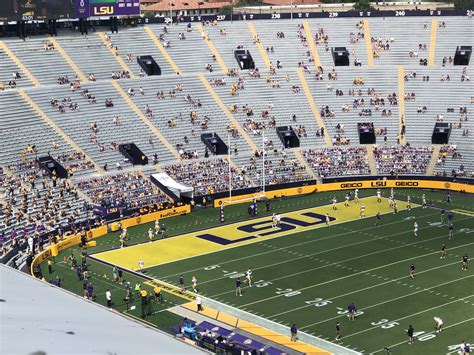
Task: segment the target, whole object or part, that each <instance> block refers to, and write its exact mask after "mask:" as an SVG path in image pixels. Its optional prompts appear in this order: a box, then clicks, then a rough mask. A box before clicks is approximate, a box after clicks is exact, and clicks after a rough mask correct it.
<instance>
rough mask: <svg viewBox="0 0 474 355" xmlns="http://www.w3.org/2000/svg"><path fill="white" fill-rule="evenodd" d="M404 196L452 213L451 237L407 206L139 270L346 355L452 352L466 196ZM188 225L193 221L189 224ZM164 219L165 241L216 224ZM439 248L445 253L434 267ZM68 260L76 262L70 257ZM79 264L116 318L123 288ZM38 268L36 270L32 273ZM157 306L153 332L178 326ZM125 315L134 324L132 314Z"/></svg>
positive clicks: (300, 201)
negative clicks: (438, 326) (438, 322)
mask: <svg viewBox="0 0 474 355" xmlns="http://www.w3.org/2000/svg"><path fill="white" fill-rule="evenodd" d="M385 193H387V192H385ZM406 193H407V191H403V190H398V191H397V198H398V199H400V200H402V201H404V200H405V194H406ZM409 193H410V194H411V196H412V197H413V201H414V202H420V201H419V197H420V196H421V194H422V193H426V194H427V197H428V200H429V201H432V202H433V203H434V204H435V205H436V206H448V207H449V208H452V209H459V211H458V212H455V217H454V226H455V236H454V240H448V237H447V235H448V230H447V226H446V223H441V222H440V212H439V210H437V209H435V208H426V209H423V208H421V207H417V208H414V209H412V211H400V213H398V214H396V215H395V214H385V215H383V216H382V220H381V226H375V225H374V223H375V219H374V218H364V219H358V220H354V221H351V222H346V223H341V224H334V225H332V226H331V227H323V228H319V229H314V230H310V231H304V232H301V233H298V234H291V235H287V236H282V237H278V238H274V239H270V240H266V241H262V242H257V243H253V244H249V245H245V246H241V247H237V248H233V249H228V250H224V251H220V252H214V253H210V254H206V255H202V256H197V257H193V258H189V259H186V260H182V261H178V262H173V263H169V264H165V265H161V266H157V267H153V268H148V269H147V270H146V275H148V276H152V277H153V278H156V279H160V280H163V281H167V282H169V283H172V284H177V281H178V277H179V275H181V274H182V275H183V276H184V278H185V280H186V283H187V284H190V280H191V277H192V276H195V277H196V278H197V279H198V281H199V293H200V294H202V295H204V296H206V297H208V298H212V299H214V300H217V301H219V302H222V303H226V304H227V305H230V306H232V307H235V308H239V309H241V310H244V311H246V312H248V313H249V314H251V315H257V316H259V317H264V318H267V319H269V320H271V321H274V322H277V323H280V324H284V325H286V326H289V325H291V324H292V323H296V325H297V327H298V329H299V331H300V332H305V333H307V334H310V335H313V336H317V337H319V338H323V339H326V340H329V341H332V342H335V343H338V344H341V345H342V346H345V347H348V348H351V349H355V350H357V351H361V352H362V351H363V352H365V353H383V352H384V351H385V350H384V348H388V349H390V350H391V352H392V353H395V354H420V353H430V354H446V353H449V352H452V353H457V351H458V344H460V343H461V342H462V341H463V340H465V341H467V342H470V343H474V331H473V329H474V280H473V274H472V270H471V269H468V270H467V271H461V257H462V255H464V254H465V253H467V254H468V255H469V256H472V255H473V254H474V241H472V237H473V236H474V217H473V216H472V215H470V213H472V211H474V200H473V199H472V196H467V195H462V194H459V195H458V194H456V195H455V196H454V201H453V203H451V204H449V205H447V204H446V203H444V198H445V193H443V192H430V191H414V190H411V191H410V192H409ZM332 195H333V193H332V194H330V195H329V194H315V195H311V196H305V197H300V198H292V199H283V200H280V201H275V202H272V210H273V211H276V210H278V211H280V212H284V211H289V210H295V209H302V208H305V207H307V206H315V205H324V204H327V203H328V201H329V199H330V197H331V196H332ZM373 195H374V191H373V190H372V191H361V197H363V196H373ZM342 196H343V193H342V192H341V193H338V199H339V200H341V199H342V198H341V197H342ZM245 210H246V206H231V207H229V208H228V209H227V212H226V214H227V215H226V219H227V221H228V222H232V221H239V220H245V219H246V218H247V217H246V214H245ZM469 211H471V212H469ZM271 212H272V211H271ZM196 219H198V220H199V223H198V224H196V223H193V222H194V221H195V220H196ZM414 220H416V221H417V222H418V224H419V232H418V237H415V236H414V235H413V232H412V227H413V222H414ZM165 223H166V224H167V227H168V230H169V233H170V235H179V234H182V233H185V232H189V231H193V230H199V229H206V228H210V227H212V226H215V225H217V224H218V211H217V210H214V209H206V210H200V211H197V212H196V213H194V214H192V215H190V216H181V217H177V218H172V219H169V220H167V221H166V222H165ZM148 227H149V226H147V225H143V226H140V227H136V228H132V229H130V231H129V233H130V234H131V236H132V239H133V240H134V242H137V243H138V242H142V241H145V240H146V231H147V229H148ZM116 240H117V239H116V235H115V234H113V233H111V235H110V236H107V237H104V238H103V239H101V240H100V242H99V243H98V246H97V247H96V248H94V249H93V250H91V252H99V251H104V250H109V249H111V248H112V247H114V246H115V245H114V244H116ZM443 243H444V244H446V247H447V255H446V258H445V259H440V250H441V245H442V244H443ZM72 252H73V253H76V254H77V253H79V249H78V248H74V249H72ZM67 253H70V252H69V251H67ZM63 254H64V255H67V254H66V252H65V253H63ZM63 254H61V255H60V257H61V258H62V257H63V256H64V255H63ZM89 263H90V269H91V271H92V272H93V273H94V278H95V280H94V281H93V282H94V283H95V287H96V288H97V290H98V292H97V293H98V295H99V296H98V298H97V301H98V302H100V303H105V300H104V299H102V295H101V294H102V293H103V292H105V289H106V288H111V289H112V291H113V293H114V292H115V294H117V297H116V299H117V303H116V308H117V309H118V310H121V311H124V310H125V309H126V308H127V305H124V304H123V303H121V302H120V301H119V298H120V296H121V295H122V293H123V286H122V285H119V284H116V283H113V282H112V281H111V280H110V276H111V271H110V266H106V265H104V264H102V263H99V262H96V261H93V260H91V261H89ZM411 264H414V265H415V267H416V278H415V279H414V280H412V279H410V277H409V267H410V265H411ZM248 268H251V269H252V270H253V283H254V285H253V287H248V286H247V285H246V286H244V288H243V296H241V297H239V296H236V295H235V278H236V277H238V276H242V273H243V272H245V271H246V270H247V269H248ZM43 270H44V271H43V272H45V271H46V268H45V267H44V266H43ZM53 274H58V275H60V276H61V277H62V278H63V279H64V280H65V282H64V286H63V287H65V288H68V289H70V290H72V291H74V292H76V293H80V292H81V291H82V287H81V285H82V284H81V283H79V282H78V280H77V279H75V275H74V272H73V271H72V270H70V269H69V268H68V267H67V265H66V264H65V263H64V262H62V261H58V262H57V263H56V264H55V267H54V272H53ZM126 278H127V279H128V280H130V281H131V282H136V281H137V280H140V277H138V276H135V275H132V274H126ZM166 300H167V302H165V304H163V305H158V306H157V309H156V313H155V314H154V315H153V316H151V317H149V318H147V319H146V321H147V322H150V323H152V324H155V325H157V326H159V327H161V328H168V327H169V326H170V325H173V322H176V323H177V322H178V320H179V319H178V317H177V316H174V315H173V314H172V313H170V312H168V311H167V308H169V307H170V306H171V305H174V304H179V303H181V302H183V301H182V300H180V299H179V298H177V297H173V296H171V295H169V296H167V297H166ZM351 302H354V303H355V305H356V306H357V309H358V316H357V319H356V320H355V321H354V322H350V321H349V320H348V318H347V312H346V309H347V305H348V304H349V303H351ZM128 308H130V305H128ZM129 313H130V314H132V315H134V316H139V312H138V310H137V309H135V310H132V311H129ZM434 316H437V317H440V318H442V319H443V321H444V330H443V331H442V332H441V333H436V332H434V321H433V317H434ZM336 322H340V324H341V329H342V339H341V340H340V341H335V340H334V337H335V325H336ZM176 323H175V324H176ZM410 324H411V325H413V327H414V328H415V335H416V337H417V341H416V342H415V344H413V345H408V344H407V340H408V338H407V336H406V329H407V327H408V326H409V325H410Z"/></svg>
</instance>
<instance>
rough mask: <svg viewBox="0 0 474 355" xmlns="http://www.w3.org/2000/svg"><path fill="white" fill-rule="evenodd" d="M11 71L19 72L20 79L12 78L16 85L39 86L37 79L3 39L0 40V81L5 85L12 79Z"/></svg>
mask: <svg viewBox="0 0 474 355" xmlns="http://www.w3.org/2000/svg"><path fill="white" fill-rule="evenodd" d="M13 72H19V73H20V75H21V79H14V80H15V82H16V85H17V87H27V86H37V87H38V86H40V83H39V81H38V80H37V79H36V78H35V77H34V76H33V75H32V74H31V73H30V71H29V70H28V69H27V68H26V67H25V66H24V65H23V63H22V62H21V61H20V60H19V59H18V58H17V56H16V55H15V54H14V53H13V52H12V51H11V50H10V49H9V48H8V47H7V45H6V44H5V43H4V42H3V41H0V83H2V84H4V85H5V86H6V85H7V84H8V82H9V81H10V80H12V79H13Z"/></svg>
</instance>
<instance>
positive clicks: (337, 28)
mask: <svg viewBox="0 0 474 355" xmlns="http://www.w3.org/2000/svg"><path fill="white" fill-rule="evenodd" d="M306 21H307V23H308V25H305V24H304V23H303V24H304V26H305V30H306V28H307V27H308V28H309V29H310V30H311V34H312V36H313V37H312V40H311V41H309V40H308V42H313V43H315V45H316V49H317V53H318V57H319V60H320V62H321V66H322V67H323V68H324V69H326V71H328V70H329V69H330V68H332V67H333V66H334V59H333V57H332V53H331V50H330V49H331V48H332V47H346V48H347V50H348V51H349V53H350V57H349V60H350V61H351V62H353V61H354V59H359V60H360V61H361V63H362V66H366V65H367V59H366V58H367V55H366V50H365V41H364V39H363V38H362V39H360V40H359V41H358V42H355V43H353V42H351V33H353V34H354V33H355V34H357V33H358V32H363V30H361V29H358V28H356V24H357V22H358V19H356V18H354V19H345V20H344V21H339V20H336V21H334V19H333V18H327V19H308V20H306ZM320 29H323V30H324V34H325V35H327V36H328V42H327V43H328V45H327V47H326V45H325V44H324V43H322V42H321V41H320V42H315V41H314V40H315V36H316V34H317V33H319V31H320ZM306 33H307V38H308V39H309V38H310V37H309V35H308V31H306ZM309 45H311V43H309ZM351 67H352V70H354V71H357V70H359V68H360V67H354V66H353V65H352V63H351Z"/></svg>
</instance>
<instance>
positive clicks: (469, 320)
mask: <svg viewBox="0 0 474 355" xmlns="http://www.w3.org/2000/svg"><path fill="white" fill-rule="evenodd" d="M473 320H474V318H469V319H465V320H463V321H461V322H457V323H454V324H451V325H448V326H446V327H443V329H444V330H446V329H449V328H452V327H455V326H458V325H461V324H463V323H467V322H471V321H473ZM434 332H435V331H434V330H432V331H431V332H429V333H426V334H433V333H434ZM406 343H407V341H406V340H405V341H401V342H399V343H396V344H393V345H390V346H388V348H389V349H391V348H394V347H396V346H399V345H402V344H406ZM384 349H385V348H383V349H379V350H376V351H374V352H372V353H371V354H376V353H378V352H380V351H384Z"/></svg>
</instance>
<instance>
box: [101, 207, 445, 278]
mask: <svg viewBox="0 0 474 355" xmlns="http://www.w3.org/2000/svg"><path fill="white" fill-rule="evenodd" d="M418 207H419V206H417V207H415V208H418ZM412 209H413V208H412ZM390 213H393V212H387V213H383V214H382V215H385V214H390ZM435 215H438V213H431V214H427V215H423V216H420V217H419V219H422V218H425V217H431V216H435ZM374 217H375V216H374ZM368 218H373V217H368ZM354 221H360V218H357V219H351V220H347V221H345V222H340V223H334V224H333V225H336V224H343V223H349V222H354ZM397 223H400V221H396V222H390V223H387V224H384V226H389V225H392V224H397ZM376 228H377V226H371V227H367V228H362V229H357V230H351V231H350V232H347V231H346V232H344V233H340V234H333V235H330V236H328V237H322V238H318V239H312V240H309V241H306V242H302V243H297V244H292V245H289V246H286V247H281V248H275V249H273V250H269V251H264V252H261V253H257V254H252V255H247V256H243V257H241V258H237V259H232V260H229V261H224V262H221V263H219V265H224V264H229V263H233V262H236V261H240V260H245V259H250V258H254V257H257V256H260V255H265V254H270V253H273V252H276V251H281V250H284V249H289V248H295V247H299V246H301V245H306V244H311V243H316V242H320V241H323V240H327V239H332V238H336V237H340V236H345V235H348V234H353V233H359V232H362V231H365V230H370V229H376ZM302 232H304V231H301V232H297V233H302ZM273 238H278V237H272V238H267V239H265V241H267V240H270V239H273ZM247 245H248V244H247ZM239 246H242V245H237V246H234V247H229V248H227V249H223V250H217V251H212V252H209V253H204V254H199V255H196V256H193V257H191V258H194V257H198V256H203V255H206V254H211V253H216V252H221V251H225V250H228V249H232V248H235V247H239ZM191 258H183V259H176V260H175V261H171V262H168V263H164V264H156V265H153V266H148V267H147V269H149V268H152V267H155V266H158V265H160V266H161V265H165V264H170V263H174V262H176V261H180V260H184V259H191ZM98 259H99V258H98ZM199 270H202V267H200V268H196V269H190V270H186V271H183V272H180V273H177V274H171V275H167V276H163V277H162V279H163V278H165V279H166V278H169V277H174V276H179V275H181V274H186V273H189V272H194V271H199Z"/></svg>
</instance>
